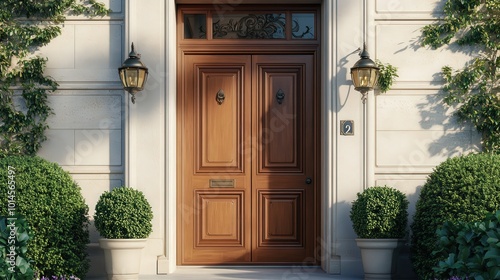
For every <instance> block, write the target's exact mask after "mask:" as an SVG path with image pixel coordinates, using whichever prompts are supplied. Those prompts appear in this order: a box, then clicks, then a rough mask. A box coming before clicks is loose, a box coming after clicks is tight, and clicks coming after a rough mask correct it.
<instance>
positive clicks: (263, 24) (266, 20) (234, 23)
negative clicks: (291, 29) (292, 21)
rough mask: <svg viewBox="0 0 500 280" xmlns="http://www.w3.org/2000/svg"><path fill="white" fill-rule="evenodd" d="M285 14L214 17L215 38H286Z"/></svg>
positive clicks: (224, 15)
mask: <svg viewBox="0 0 500 280" xmlns="http://www.w3.org/2000/svg"><path fill="white" fill-rule="evenodd" d="M285 23H286V16H285V15H284V14H223V15H214V17H213V38H214V39H285Z"/></svg>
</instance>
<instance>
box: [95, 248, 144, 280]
mask: <svg viewBox="0 0 500 280" xmlns="http://www.w3.org/2000/svg"><path fill="white" fill-rule="evenodd" d="M146 243H147V239H106V238H102V239H99V245H100V246H101V248H102V249H103V250H104V260H105V265H106V273H107V274H108V279H109V280H132V279H133V280H137V279H139V272H140V269H141V256H142V249H143V248H144V247H146Z"/></svg>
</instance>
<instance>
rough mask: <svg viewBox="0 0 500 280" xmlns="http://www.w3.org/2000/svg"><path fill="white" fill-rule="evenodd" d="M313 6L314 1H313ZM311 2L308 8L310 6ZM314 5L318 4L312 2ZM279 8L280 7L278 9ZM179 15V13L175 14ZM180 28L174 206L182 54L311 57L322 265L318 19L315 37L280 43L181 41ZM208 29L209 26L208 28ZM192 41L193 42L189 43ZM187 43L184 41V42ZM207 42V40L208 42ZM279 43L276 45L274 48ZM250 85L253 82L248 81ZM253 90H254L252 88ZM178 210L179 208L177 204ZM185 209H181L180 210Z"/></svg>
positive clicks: (179, 198)
mask: <svg viewBox="0 0 500 280" xmlns="http://www.w3.org/2000/svg"><path fill="white" fill-rule="evenodd" d="M313 5H314V4H313ZM313 5H311V7H313ZM314 6H317V5H314ZM181 7H182V8H185V7H186V6H181ZM182 8H179V7H178V8H177V9H178V13H180V9H182ZM250 8H251V9H252V10H255V9H257V7H255V6H250ZM277 9H279V8H277ZM188 10H189V11H192V10H194V11H198V10H199V11H203V6H202V8H200V9H197V7H196V5H193V7H192V8H191V7H190V8H189V9H188ZM177 16H178V17H179V18H180V16H179V14H178V15H177ZM317 17H318V18H319V19H321V17H322V16H321V13H320V11H317ZM181 28H184V26H183V25H182V23H181V22H180V20H178V21H177V32H178V34H177V36H178V38H177V68H176V77H177V92H176V97H177V104H176V113H177V116H176V126H177V133H176V135H177V136H176V143H177V145H176V146H177V154H176V159H177V160H176V162H177V166H178V168H177V174H176V176H177V184H176V186H177V187H176V188H177V198H176V205H179V204H182V196H181V193H182V192H181V188H182V187H183V185H184V182H183V180H184V175H183V174H184V170H183V169H182V167H183V166H184V158H183V157H182V150H183V149H181V148H180V147H181V146H180V145H179V143H183V141H185V140H186V139H183V138H182V137H183V133H182V129H183V128H182V127H181V124H183V122H184V104H185V103H184V98H183V89H184V86H183V83H184V82H185V77H184V76H183V75H184V72H185V71H184V66H185V64H186V63H185V57H186V56H188V55H195V54H197V55H200V54H203V55H235V54H236V55H258V54H266V55H311V56H313V71H314V74H313V79H314V82H313V88H314V89H313V91H314V93H315V94H314V97H313V104H314V105H313V106H314V109H313V112H315V114H314V116H313V118H314V120H315V121H314V125H315V128H314V132H315V133H314V143H315V149H314V153H315V156H314V158H315V162H314V166H315V167H314V172H315V174H314V175H313V176H314V179H313V180H317V181H318V182H319V183H318V184H317V190H316V191H315V197H314V208H315V209H314V212H315V213H316V214H315V217H316V221H315V223H314V224H315V229H314V233H315V234H314V235H315V240H314V241H312V242H314V243H313V244H314V247H315V249H314V252H315V254H316V255H315V256H314V258H315V259H316V260H317V262H318V263H319V264H321V262H322V261H321V260H322V259H321V258H320V257H319V256H320V254H321V253H320V251H321V250H323V248H321V247H322V246H318V244H321V242H320V241H319V240H321V228H322V226H321V225H322V224H321V221H322V218H321V199H320V197H321V193H322V191H321V182H320V181H321V180H320V178H321V137H320V135H322V133H321V131H322V121H321V111H322V110H321V102H320V101H321V93H322V90H321V83H320V80H321V75H320V73H321V70H320V69H321V51H320V49H321V43H320V42H321V37H322V34H321V26H320V21H319V20H318V19H316V29H317V31H316V36H317V38H316V39H314V40H295V41H293V40H290V41H286V42H283V41H282V40H265V41H264V40H258V39H257V40H245V39H241V40H238V39H232V40H220V39H218V40H211V41H215V42H213V43H212V44H210V43H208V44H207V43H206V42H207V41H204V43H203V44H201V43H200V42H199V40H193V39H190V40H183V38H180V37H181V34H182V31H181ZM208 29H209V30H208V31H209V32H210V28H208ZM191 40H192V41H194V42H193V43H191ZM186 42H187V43H186ZM208 42H210V41H208ZM277 46H279V47H277ZM251 84H253V82H252V83H251ZM252 91H253V90H252ZM177 208H178V209H179V207H177ZM182 211H184V209H183V210H182ZM180 217H181V213H179V212H177V213H176V219H177V224H176V227H177V230H176V234H177V236H181V232H182V231H181V229H182V221H181V219H180ZM251 240H253V237H251ZM181 241H182V240H181V239H180V238H177V240H176V244H175V246H176V248H177V254H176V263H177V265H182V264H181V259H182V249H181V247H182V242H181ZM308 261H309V262H306V260H304V264H307V263H310V262H311V260H308ZM248 265H252V263H248Z"/></svg>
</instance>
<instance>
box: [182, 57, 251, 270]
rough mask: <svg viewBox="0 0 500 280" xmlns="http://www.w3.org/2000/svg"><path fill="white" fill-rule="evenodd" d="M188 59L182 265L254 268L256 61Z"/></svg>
mask: <svg viewBox="0 0 500 280" xmlns="http://www.w3.org/2000/svg"><path fill="white" fill-rule="evenodd" d="M223 57H224V59H221V57H218V56H204V55H193V56H186V57H185V58H186V60H185V68H184V69H185V75H184V77H185V82H184V83H183V90H184V95H183V98H184V100H183V112H184V116H183V122H182V124H181V125H182V134H183V135H182V145H181V146H182V157H183V166H182V169H183V178H182V180H183V183H182V188H181V193H180V197H181V198H180V199H181V201H180V203H179V205H180V206H181V208H180V209H179V210H178V211H181V236H180V238H181V239H182V242H181V246H182V248H181V255H182V257H181V259H182V263H183V264H219V263H226V262H232V263H247V262H250V261H251V254H250V251H251V240H250V237H251V235H250V234H251V233H250V232H249V229H250V223H251V220H250V211H251V210H250V209H251V192H250V189H251V185H250V177H251V174H250V166H249V164H248V162H249V159H248V156H249V154H248V153H246V151H245V146H247V145H246V142H245V141H247V139H248V138H249V137H250V123H251V122H250V115H251V111H250V109H249V108H247V104H250V102H251V100H250V94H248V93H249V92H250V74H251V73H250V72H249V69H250V68H251V64H250V62H251V57H250V56H223Z"/></svg>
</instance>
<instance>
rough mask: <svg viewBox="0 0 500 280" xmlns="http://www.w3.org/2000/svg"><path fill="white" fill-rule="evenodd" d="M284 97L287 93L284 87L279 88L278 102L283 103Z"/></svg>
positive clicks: (277, 93)
mask: <svg viewBox="0 0 500 280" xmlns="http://www.w3.org/2000/svg"><path fill="white" fill-rule="evenodd" d="M283 99H285V93H284V92H283V90H282V89H279V90H278V92H276V100H278V104H281V103H283Z"/></svg>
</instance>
